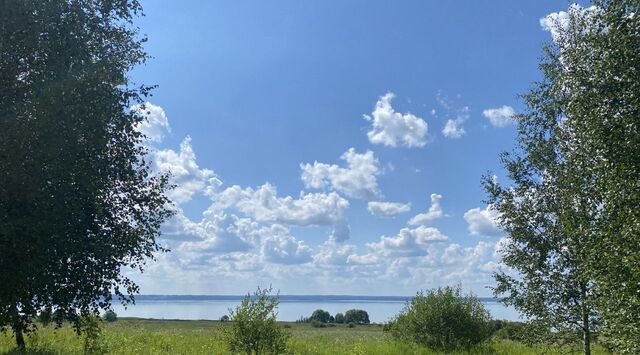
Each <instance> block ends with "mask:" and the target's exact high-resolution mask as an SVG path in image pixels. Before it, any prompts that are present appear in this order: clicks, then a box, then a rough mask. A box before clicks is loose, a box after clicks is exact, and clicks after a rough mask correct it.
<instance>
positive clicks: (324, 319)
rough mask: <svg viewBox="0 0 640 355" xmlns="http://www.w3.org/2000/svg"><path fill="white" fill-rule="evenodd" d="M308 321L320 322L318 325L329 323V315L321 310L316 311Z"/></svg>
mask: <svg viewBox="0 0 640 355" xmlns="http://www.w3.org/2000/svg"><path fill="white" fill-rule="evenodd" d="M309 320H311V321H312V322H313V321H316V322H320V323H329V321H330V320H331V314H329V312H327V311H325V310H323V309H316V310H315V311H313V313H312V314H311V317H309Z"/></svg>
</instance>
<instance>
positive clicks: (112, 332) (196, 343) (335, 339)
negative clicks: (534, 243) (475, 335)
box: [0, 318, 604, 355]
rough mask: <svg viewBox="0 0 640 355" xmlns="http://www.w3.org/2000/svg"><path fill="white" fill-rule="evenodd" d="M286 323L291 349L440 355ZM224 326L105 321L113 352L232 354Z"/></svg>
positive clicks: (55, 343) (77, 344)
mask: <svg viewBox="0 0 640 355" xmlns="http://www.w3.org/2000/svg"><path fill="white" fill-rule="evenodd" d="M283 325H284V326H286V327H288V328H289V327H290V328H289V330H290V331H291V335H292V337H291V340H290V344H289V348H290V351H291V353H292V354H326V355H329V354H331V355H335V354H337V355H339V354H349V355H351V354H353V355H359V354H389V355H392V354H393V355H396V354H438V353H436V352H433V351H429V350H427V349H425V348H422V347H419V346H416V345H413V344H403V343H398V342H395V341H393V340H392V339H391V338H390V337H389V335H388V334H387V333H385V332H383V331H382V326H380V325H367V326H356V327H354V328H348V327H347V326H345V325H337V326H335V327H327V328H313V327H312V326H311V325H310V324H308V323H303V324H300V323H283ZM224 326H225V324H224V323H220V322H217V321H179V320H144V319H127V318H122V319H119V320H118V321H117V322H114V323H105V324H104V331H103V335H102V340H103V345H104V348H105V350H106V353H108V354H229V352H228V350H227V347H226V343H225V340H224V338H223V335H222V331H221V327H224ZM14 347H15V345H14V339H13V336H12V334H11V333H7V334H1V333H0V354H2V355H4V354H18V353H17V352H15V351H14ZM27 347H28V352H27V353H28V354H41V355H53V354H83V338H82V337H78V336H76V335H75V333H74V332H73V330H72V329H71V328H70V327H68V326H65V327H63V328H61V329H55V328H54V327H53V326H49V327H44V328H43V327H40V329H39V330H38V333H37V334H34V335H32V336H30V337H28V338H27ZM541 350H543V349H536V348H529V347H526V346H524V345H523V344H519V343H516V342H510V341H497V342H493V343H490V344H487V345H486V346H484V347H483V348H480V349H476V350H474V351H472V352H467V353H470V354H538V353H540V352H541ZM467 353H463V354H467ZM594 354H600V352H598V351H596V352H594ZM602 354H604V353H602Z"/></svg>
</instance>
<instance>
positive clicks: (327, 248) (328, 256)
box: [313, 240, 356, 265]
mask: <svg viewBox="0 0 640 355" xmlns="http://www.w3.org/2000/svg"><path fill="white" fill-rule="evenodd" d="M355 252H356V247H355V245H351V244H343V243H337V242H336V241H334V240H327V241H326V242H324V243H323V244H322V245H321V246H320V250H319V251H318V253H316V254H315V255H314V256H313V260H314V262H315V263H316V264H320V265H346V264H347V262H348V260H349V257H350V256H351V255H354V254H355Z"/></svg>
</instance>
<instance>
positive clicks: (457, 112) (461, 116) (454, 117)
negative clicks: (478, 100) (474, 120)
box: [434, 92, 469, 138]
mask: <svg viewBox="0 0 640 355" xmlns="http://www.w3.org/2000/svg"><path fill="white" fill-rule="evenodd" d="M460 98H461V95H460V94H458V95H456V101H459V100H460ZM436 100H437V101H438V104H439V105H440V107H441V108H442V111H444V112H445V113H444V117H446V118H448V119H447V122H446V123H445V125H444V127H443V128H442V134H443V135H444V136H445V137H447V138H461V137H462V136H464V135H465V134H467V131H466V130H465V129H464V127H463V124H464V123H465V121H466V120H468V119H469V106H462V107H459V106H458V105H456V104H455V103H454V102H453V101H452V100H451V99H450V98H449V97H447V96H445V95H443V94H442V93H441V92H438V94H437V95H436ZM434 113H435V111H434Z"/></svg>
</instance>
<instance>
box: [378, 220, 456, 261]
mask: <svg viewBox="0 0 640 355" xmlns="http://www.w3.org/2000/svg"><path fill="white" fill-rule="evenodd" d="M447 240H448V237H447V236H446V235H444V234H442V232H440V231H439V230H438V229H436V228H432V227H425V226H418V227H417V228H414V229H411V228H402V229H401V230H400V232H399V233H398V235H395V236H392V237H386V236H382V237H380V241H379V242H375V243H368V244H367V247H368V248H369V251H370V252H371V253H374V254H379V255H383V256H387V257H388V256H404V257H407V256H421V255H426V253H427V247H428V246H429V245H430V244H433V243H438V242H444V241H447Z"/></svg>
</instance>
